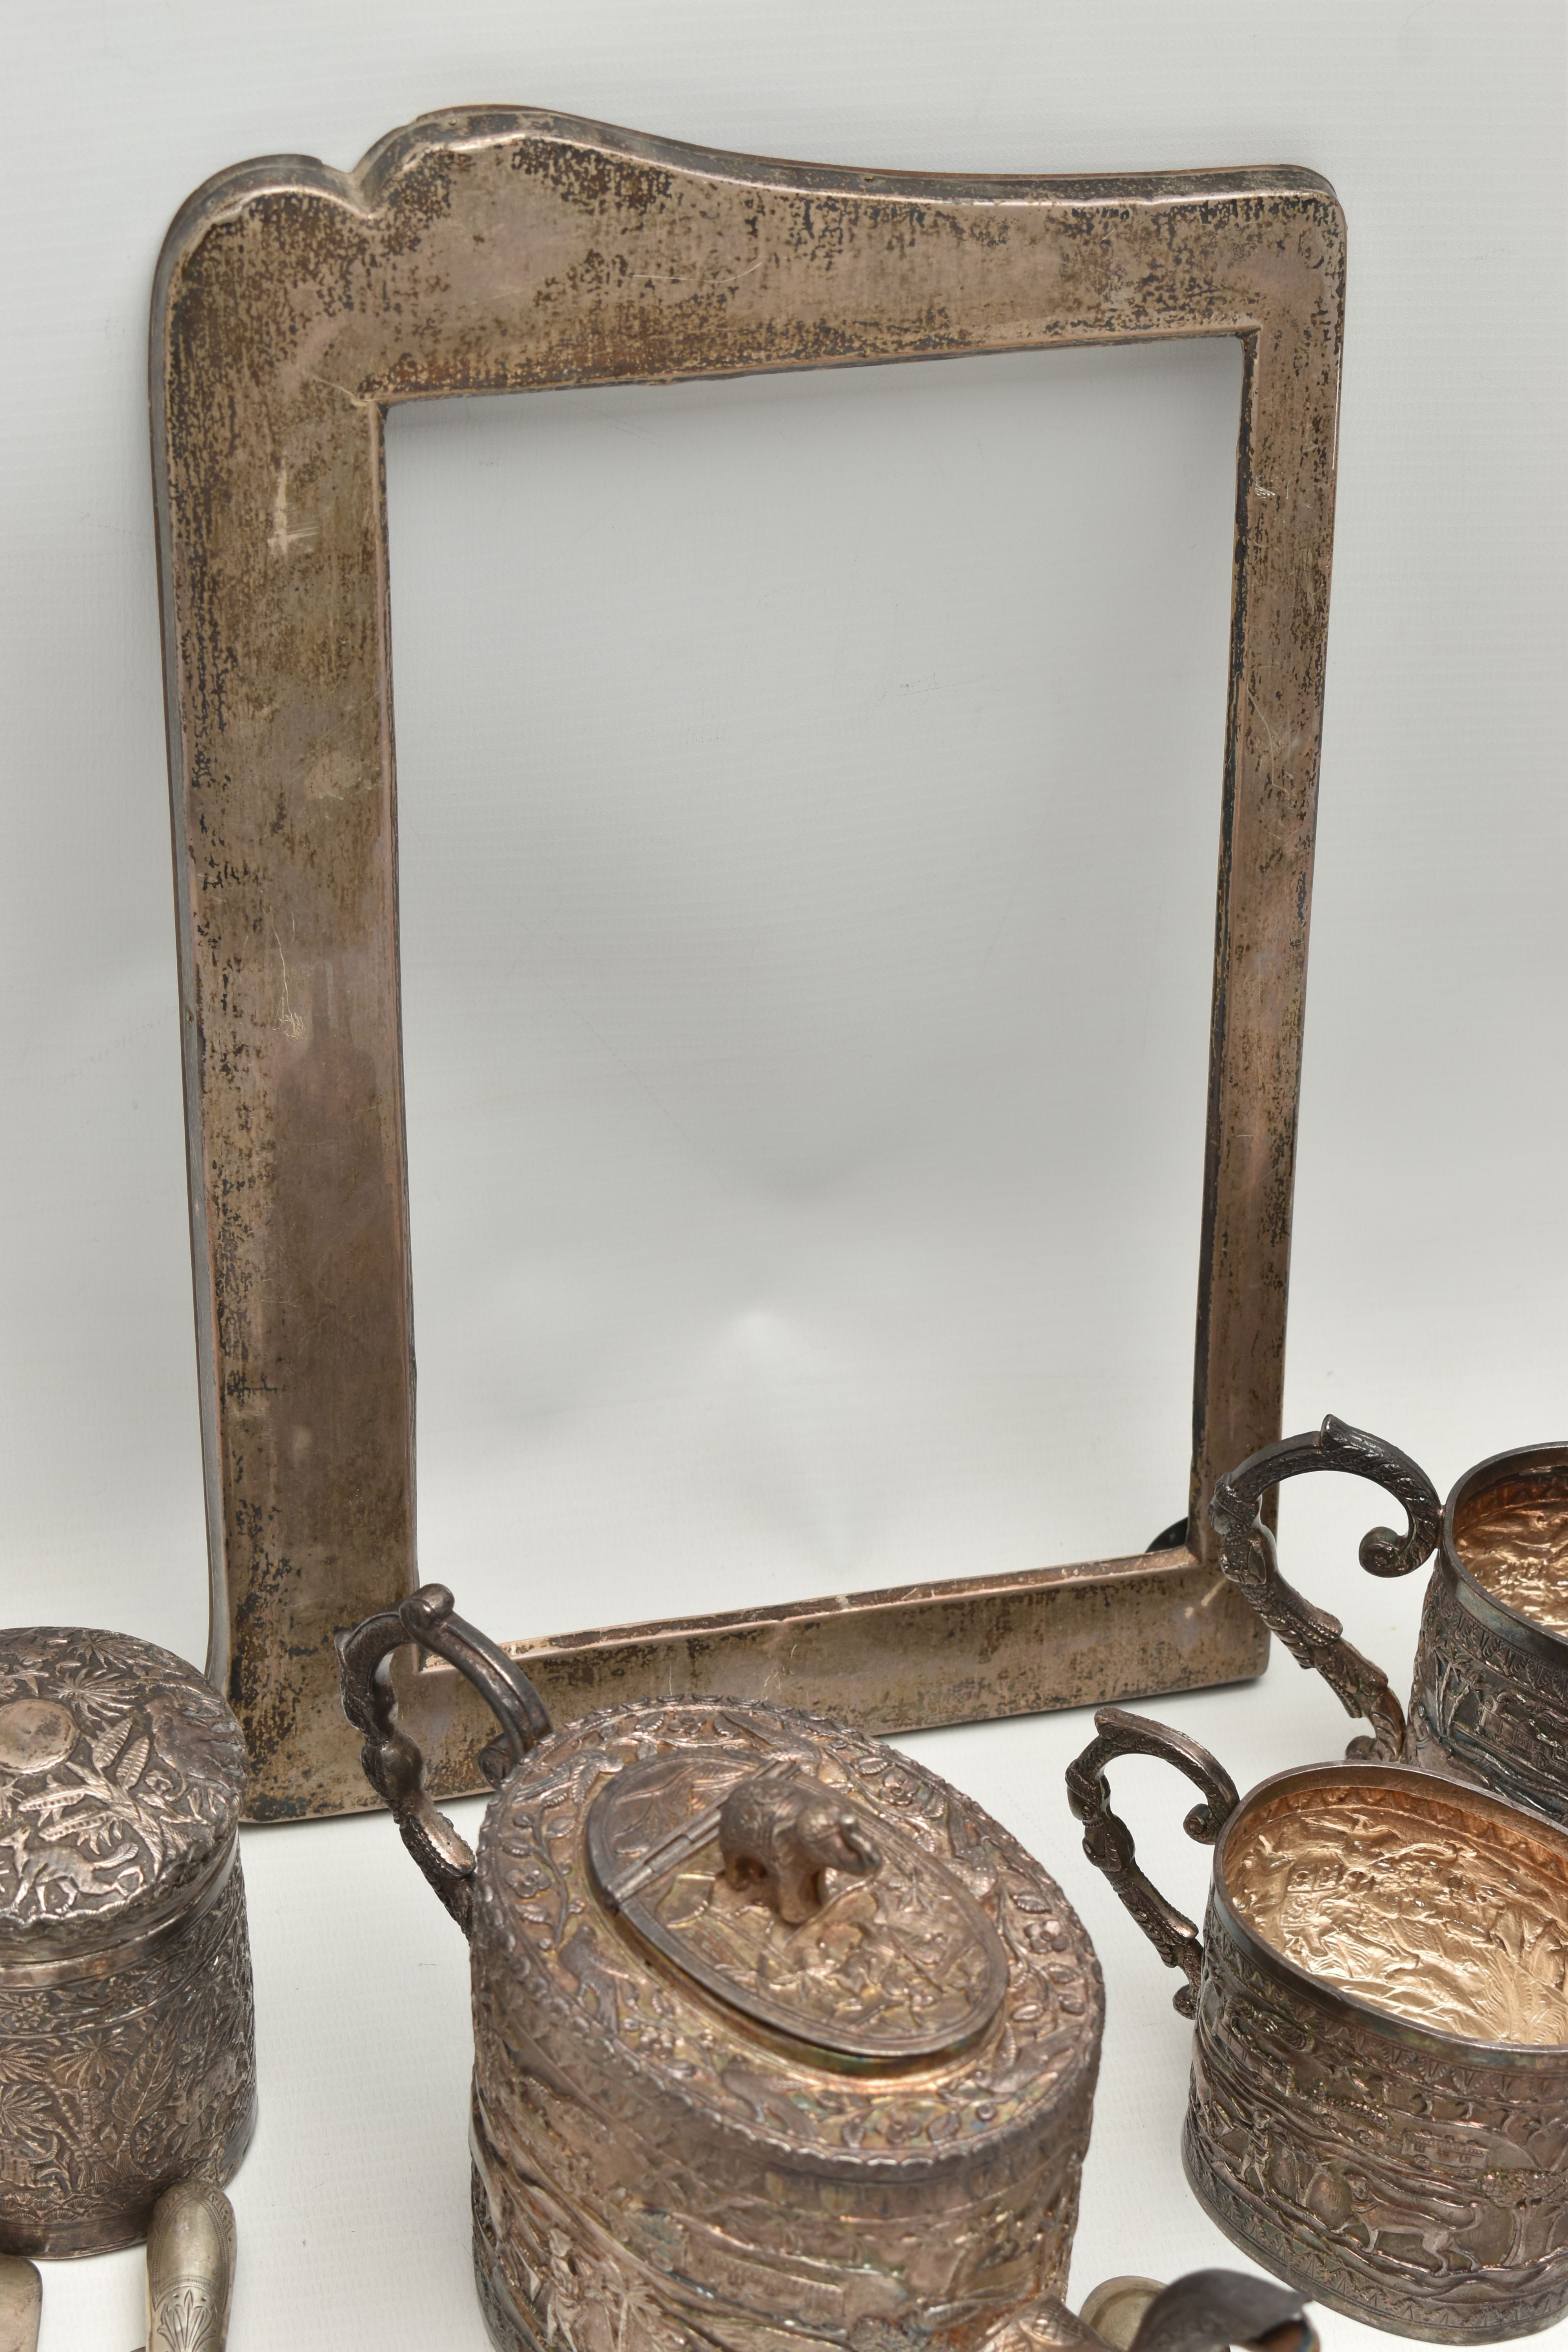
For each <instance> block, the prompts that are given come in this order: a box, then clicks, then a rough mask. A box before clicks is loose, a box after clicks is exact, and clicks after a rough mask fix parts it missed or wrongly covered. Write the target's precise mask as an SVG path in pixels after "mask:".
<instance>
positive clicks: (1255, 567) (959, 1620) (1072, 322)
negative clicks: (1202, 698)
mask: <svg viewBox="0 0 1568 2352" xmlns="http://www.w3.org/2000/svg"><path fill="white" fill-rule="evenodd" d="M1343 259H1344V237H1343V223H1342V218H1341V215H1340V211H1339V207H1338V205H1337V204H1336V202H1335V200H1334V196H1333V192H1332V190H1331V188H1329V187H1328V186H1327V184H1325V183H1324V182H1323V181H1322V180H1321V179H1319V178H1317V177H1316V175H1315V174H1313V173H1310V172H1304V171H1299V170H1295V169H1292V168H1289V167H1286V168H1279V169H1264V170H1245V171H1222V172H1196V173H1139V174H1132V175H1123V176H1121V177H1107V178H1079V179H1037V178H1008V179H998V178H984V177H980V178H951V177H936V176H931V175H925V174H910V173H880V172H858V171H841V170H830V169H827V168H826V167H821V166H816V165H804V164H793V163H767V162H763V161H759V160H758V159H756V158H754V157H750V156H736V155H722V154H715V153H710V152H706V151H703V150H700V149H694V148H689V147H679V146H674V145H671V144H668V142H662V141H659V140H654V139H647V138H642V137H638V136H635V135H633V134H631V133H628V132H625V131H612V130H606V129H605V128H604V127H603V126H601V125H597V124H594V123H587V122H580V121H573V120H571V119H568V118H565V117H562V116H558V115H551V114H545V113H539V112H534V111H531V110H521V109H501V110H493V111H479V110H473V111H467V112H459V113H452V114H443V115H434V116H429V117H426V118H425V119H424V120H422V121H419V122H417V123H415V124H414V125H412V126H411V127H410V128H408V129H406V130H403V131H395V132H394V133H393V134H392V136H391V137H390V138H388V139H386V140H384V142H382V143H381V144H380V145H379V146H378V147H376V148H374V150H373V151H372V152H371V153H370V155H369V156H367V157H366V159H365V161H364V162H363V163H362V164H361V165H360V167H359V169H358V170H357V171H355V172H353V173H341V172H336V171H331V170H329V169H328V168H327V167H326V166H324V165H323V164H321V163H317V162H315V161H313V160H311V159H308V158H299V157H279V158H272V159H269V160H266V161H263V162H260V163H248V164H242V165H240V166H238V167H237V168H236V169H235V170H233V171H230V172H226V173H222V174H220V175H219V176H218V177H217V178H216V180H213V181H211V182H209V183H208V184H207V185H206V186H205V188H203V189H201V190H200V191H199V192H198V193H197V194H195V196H194V197H193V198H192V199H191V201H190V203H189V204H188V205H186V206H185V207H184V210H183V211H182V212H181V214H180V215H179V217H178V218H177V219H176V221H175V222H174V226H173V228H172V229H171V231H170V234H169V237H168V240H167V242H166V244H165V247H164V249H163V257H162V260H161V262H160V264H159V268H158V277H157V286H156V291H155V296H154V302H153V339H152V402H153V473H154V480H155V485H156V493H157V506H158V527H159V548H160V564H161V579H162V588H163V614H164V631H165V648H166V687H167V700H168V718H169V749H170V777H171V789H172V794H173V803H174V839H175V885H176V887H175V898H176V905H177V909H178V924H179V942H180V971H181V985H182V992H183V1002H184V1049H185V1098H186V1107H187V1115H188V1122H189V1157H190V1171H191V1216H192V1234H193V1251H194V1258H195V1280H196V1318H197V1328H198V1344H199V1349H200V1356H201V1387H202V1415H203V1431H204V1443H205V1476H206V1491H207V1507H208V1528H209V1547H210V1555H211V1562H212V1589H213V1639H212V1649H211V1654H210V1660H209V1671H210V1672H211V1673H212V1675H214V1677H215V1678H216V1680H217V1681H218V1682H219V1684H220V1685H221V1686H222V1687H223V1688H225V1689H226V1691H227V1692H228V1694H229V1696H230V1697H231V1699H232V1701H233V1704H234V1706H235V1707H236V1708H237V1711H238V1713H239V1716H240V1718H241V1720H242V1722H243V1724H244V1726H245V1729H246V1734H247V1739H248V1741H249V1743H250V1749H251V1757H252V1764H253V1777H252V1781H251V1796H250V1804H251V1808H252V1811H253V1812H254V1813H255V1814H256V1815H258V1816H259V1817H261V1818H294V1817H298V1816H301V1815H308V1814H312V1813H323V1812H333V1811H342V1810H344V1809H347V1808H351V1807H354V1806H358V1805H361V1804H363V1803H364V1802H365V1801H367V1791H366V1790H365V1786H364V1782H363V1779H362V1777H361V1776H360V1774H359V1772H358V1769H357V1765H356V1760H355V1755H354V1741H353V1736H352V1735H351V1734H350V1732H349V1731H348V1729H347V1727H346V1726H345V1725H344V1724H343V1722H342V1717H341V1715H340V1713H339V1711H338V1706H337V1700H336V1696H335V1688H334V1677H333V1662H332V1652H331V1637H332V1635H333V1633H335V1632H336V1631H337V1630H339V1629H340V1628H342V1627H345V1626H348V1625H352V1624H353V1623H355V1622H358V1621H359V1620H360V1619H362V1618H363V1617H366V1616H368V1615H370V1614H371V1613H373V1612H374V1611H376V1610H379V1609H384V1608H385V1607H387V1606H388V1605H389V1604H392V1603H395V1601H398V1600H399V1599H400V1598H401V1597H402V1596H403V1595H405V1594H406V1593H408V1592H410V1591H413V1589H414V1588H415V1586H416V1582H417V1576H416V1568H415V1539H414V1466H413V1464H414V1457H413V1431H414V1412H413V1402H414V1391H413V1358H412V1345H411V1334H412V1320H411V1311H410V1302H409V1260H408V1212H407V1187H406V1178H405V1157H404V1112H403V1091H402V1066H401V1049H400V1042H399V1033H398V976H397V917H396V828H395V788H394V768H393V749H392V717H391V709H392V706H391V678H390V657H389V649H388V627H387V593H388V592H387V568H386V528H385V510H384V486H383V419H384V413H385V410H386V408H387V406H388V405H389V404H391V403H392V402H394V401H397V400H411V399H428V398H436V397H439V396H440V395H442V394H453V393H479V392H509V391H511V392H515V391H541V390H545V389H548V388H550V387H552V386H560V385H567V384H572V385H583V384H602V383H668V382H673V381H677V380H682V379H688V378H696V377H702V376H713V375H735V374H745V373H755V372H758V371H763V370H768V369H777V368H800V367H826V366H842V365H854V364H858V363H863V362H878V361H894V360H913V359H937V358H942V357H946V356H951V355H953V354H957V353H962V352H1002V351H1017V350H1028V349H1040V348H1044V347H1047V346H1057V345H1068V344H1087V343H1100V342H1116V341H1159V340H1162V339H1164V338H1168V337H1172V336H1186V335H1235V336H1237V337H1238V338H1239V340H1240V341H1241V344H1242V350H1243V353H1244V368H1243V385H1242V401H1241V418H1240V433H1239V439H1238V453H1237V529H1236V569H1235V585H1234V599H1233V621H1232V635H1231V656H1230V690H1229V698H1228V709H1227V718H1226V750H1225V767H1224V785H1223V803H1222V823H1221V835H1220V859H1219V887H1218V898H1217V912H1216V927H1215V992H1214V1003H1213V1023H1212V1035H1211V1051H1210V1066H1209V1096H1208V1126H1207V1144H1206V1151H1205V1180H1204V1205H1203V1224H1202V1234H1201V1242H1200V1270H1199V1286H1198V1311H1197V1335H1196V1365H1195V1378H1194V1445H1193V1461H1192V1474H1191V1491H1190V1498H1189V1521H1188V1524H1189V1526H1190V1528H1192V1529H1193V1530H1194V1533H1193V1535H1192V1538H1191V1542H1192V1545H1193V1547H1194V1548H1193V1549H1191V1550H1188V1549H1185V1548H1184V1547H1183V1546H1181V1545H1177V1546H1176V1547H1175V1548H1174V1549H1168V1550H1158V1551H1154V1552H1151V1553H1146V1554H1143V1555H1141V1556H1139V1557H1137V1558H1134V1559H1121V1560H1109V1561H1089V1562H1085V1563H1080V1564H1079V1565H1078V1566H1075V1567H1072V1568H1068V1569H1053V1570H1039V1571H1037V1572H1031V1573H1029V1574H1026V1575H1023V1576H1005V1577H996V1578H988V1577H979V1578H973V1577H972V1578H965V1579H963V1580H957V1581H954V1582H952V1583H939V1584H934V1585H921V1586H914V1587H907V1588H901V1589H899V1590H896V1591H889V1592H883V1593H878V1594H870V1595H860V1596H857V1597H852V1598H851V1599H849V1600H848V1601H843V1600H832V1601H816V1602H807V1603H802V1604H798V1605H795V1606H792V1607H790V1608H785V1609H782V1610H781V1609H773V1610H763V1611H757V1612H743V1613H742V1614H740V1615H738V1616H724V1617H711V1618H703V1619H700V1620H696V1621H693V1622H689V1623H684V1624H675V1623H664V1624H653V1625H647V1626H639V1627H634V1628H621V1629H612V1630H609V1631H600V1632H595V1633H590V1634H585V1635H583V1636H580V1637H576V1638H574V1639H572V1640H565V1641H554V1642H550V1643H542V1644H541V1643H523V1644H520V1645H518V1646H519V1648H520V1649H521V1651H523V1652H525V1653H526V1655H527V1660H528V1667H529V1672H530V1674H531V1675H532V1676H533V1677H534V1678H535V1679H536V1680H537V1681H538V1683H539V1685H540V1687H541V1689H542V1692H543V1693H544V1695H545V1697H546V1699H547V1701H548V1703H549V1705H550V1706H551V1708H552V1712H553V1713H554V1714H555V1716H556V1717H557V1718H558V1719H559V1718H560V1717H564V1716H569V1715H571V1714H572V1713H574V1712H575V1711H578V1710H580V1709H581V1708H583V1707H584V1706H591V1705H595V1704H600V1703H603V1702H605V1701H606V1700H608V1699H611V1698H619V1697H624V1696H636V1695H639V1694H647V1693H653V1692H656V1691H657V1692H658V1693H659V1694H661V1695H672V1694H675V1693H679V1692H682V1691H685V1692H690V1693H693V1694H700V1693H704V1692H713V1691H722V1692H725V1693H731V1692H732V1693H733V1694H734V1695H735V1696H741V1697H744V1696H750V1695H752V1694H753V1693H755V1692H756V1691H757V1690H758V1689H759V1688H763V1687H765V1689H766V1690H767V1692H768V1694H769V1695H770V1696H773V1698H775V1699H784V1700H805V1701H807V1702H808V1703H810V1704H812V1705H814V1706H820V1707H826V1708H831V1709H833V1710H835V1711H837V1712H838V1713H840V1714H843V1715H845V1716H847V1717H851V1718H852V1719H854V1720H855V1721H857V1722H858V1723H860V1724H861V1725H863V1726H866V1727H869V1728H873V1729H891V1728H896V1727H909V1726H914V1725H920V1724H932V1723H941V1722H951V1721H954V1720H959V1719H963V1718H966V1717H985V1716H992V1715H999V1714H1009V1713H1017V1712H1023V1711H1026V1710H1028V1709H1031V1708H1036V1707H1041V1706H1063V1705H1071V1704H1077V1703H1080V1702H1083V1701H1085V1700H1089V1699H1103V1698H1109V1697H1115V1696H1131V1695H1134V1694H1136V1693H1141V1692H1152V1691H1159V1690H1172V1689H1178V1688H1189V1687H1192V1686H1194V1685H1199V1684H1203V1683H1208V1682H1216V1681H1225V1680H1230V1679H1234V1678H1236V1677H1237V1676H1241V1675H1250V1674H1254V1673H1256V1672H1257V1671H1258V1668H1259V1667H1260V1666H1261V1664H1262V1663H1263V1660H1264V1656H1265V1654H1266V1648H1267V1643H1266V1637H1265V1636H1264V1635H1263V1634H1262V1633H1261V1631H1260V1629H1259V1628H1258V1625H1257V1623H1256V1621H1255V1620H1254V1619H1253V1618H1252V1616H1251V1614H1250V1612H1247V1609H1246V1607H1245V1605H1244V1604H1243V1603H1242V1602H1241V1601H1240V1598H1239V1596H1238V1595H1236V1594H1234V1593H1232V1591H1230V1588H1229V1587H1228V1586H1227V1585H1226V1584H1225V1582H1224V1580H1223V1579H1220V1578H1219V1577H1218V1576H1217V1574H1216V1573H1215V1572H1214V1571H1213V1570H1211V1567H1210V1563H1209V1546H1210V1537H1209V1533H1208V1529H1207V1523H1206V1518H1205V1509H1204V1506H1205V1502H1206V1499H1207V1496H1208V1494H1209V1492H1210V1490H1211V1488H1212V1486H1213V1483H1214V1479H1215V1475H1216V1474H1217V1473H1218V1472H1219V1471H1221V1470H1223V1469H1225V1468H1226V1467H1228V1466H1229V1465H1231V1464H1232V1463H1235V1462H1237V1461H1239V1460H1241V1459H1242V1457H1243V1456H1244V1455H1246V1454H1250V1453H1253V1452H1255V1451H1256V1450H1257V1448H1258V1446H1259V1445H1261V1444H1266V1443H1267V1442H1268V1440H1269V1439H1271V1438H1273V1437H1275V1436H1277V1435H1278V1433H1279V1405H1280V1389H1281V1381H1282V1374H1283V1349H1284V1331H1285V1302H1286V1282H1287V1276H1288V1270H1289V1234H1290V1202H1291V1188H1292V1181H1293V1174H1294V1164H1295V1136H1296V1112H1297V1098H1298V1084H1299V1074H1300V1038H1301V1008H1302V995H1303V989H1304V984H1305V976H1306V950H1307V928H1308V909H1309V900H1310V884H1311V866H1312V841H1313V827H1314V821H1315V812H1316V791H1317V773H1318V747H1319V736H1320V726H1321V710H1322V687H1323V653H1324V640H1325V635H1326V629H1327V618H1328V592H1329V565H1330V551H1331V531H1332V513H1333V488H1334V436H1335V420H1336V414H1337V406H1338V398H1339V380H1340V351H1341V331H1342V316H1343ZM404 1706H405V1716H406V1717H407V1719H408V1720H409V1722H410V1723H411V1725H412V1726H413V1727H416V1730H417V1733H418V1737H419V1738H420V1740H421V1743H422V1744H423V1745H424V1746H425V1748H426V1750H427V1751H430V1752H433V1753H436V1754H438V1755H439V1757H440V1759H441V1761H440V1768H439V1771H438V1775H437V1778H438V1780H439V1782H440V1784H441V1785H444V1786H445V1787H447V1788H448V1789H452V1788H456V1787H460V1786H466V1785H472V1784H473V1783H474V1781H475V1779H476V1765H475V1755H476V1749H477V1746H478V1744H479V1740H480V1738H481V1736H482V1735H481V1727H480V1725H479V1718H478V1714H477V1711H476V1710H472V1709H470V1706H469V1702H468V1699H467V1698H466V1697H465V1696H463V1695H462V1693H461V1691H460V1689H459V1686H458V1683H457V1681H456V1678H455V1677H454V1676H453V1675H452V1674H451V1672H450V1670H449V1669H447V1668H446V1667H444V1666H442V1665H440V1664H427V1665H426V1667H424V1668H422V1669H420V1670H419V1671H418V1672H416V1673H415V1674H413V1675H411V1677H410V1678H409V1687H408V1688H407V1689H406V1690H405V1698H404Z"/></svg>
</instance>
